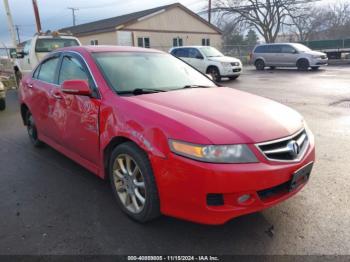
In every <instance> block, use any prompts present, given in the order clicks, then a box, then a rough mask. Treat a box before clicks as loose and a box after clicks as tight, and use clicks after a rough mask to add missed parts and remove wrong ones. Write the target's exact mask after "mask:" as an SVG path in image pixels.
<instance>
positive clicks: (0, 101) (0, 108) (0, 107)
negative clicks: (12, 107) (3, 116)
mask: <svg viewBox="0 0 350 262" xmlns="http://www.w3.org/2000/svg"><path fill="white" fill-rule="evenodd" d="M5 108H6V100H5V99H0V111H3V110H5Z"/></svg>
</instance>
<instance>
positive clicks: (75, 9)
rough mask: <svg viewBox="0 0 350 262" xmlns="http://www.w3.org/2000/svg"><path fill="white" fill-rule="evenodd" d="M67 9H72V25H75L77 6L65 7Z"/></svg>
mask: <svg viewBox="0 0 350 262" xmlns="http://www.w3.org/2000/svg"><path fill="white" fill-rule="evenodd" d="M67 8H68V9H70V10H72V16H73V26H75V25H76V23H75V11H78V10H79V8H75V7H67Z"/></svg>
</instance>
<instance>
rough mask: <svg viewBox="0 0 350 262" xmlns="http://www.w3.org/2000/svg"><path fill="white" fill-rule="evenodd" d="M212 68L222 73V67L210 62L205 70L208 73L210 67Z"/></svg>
mask: <svg viewBox="0 0 350 262" xmlns="http://www.w3.org/2000/svg"><path fill="white" fill-rule="evenodd" d="M210 68H216V69H217V70H218V71H219V73H220V68H219V67H218V66H217V65H213V64H210V65H208V66H207V69H206V70H205V73H206V74H208V73H209V69H210Z"/></svg>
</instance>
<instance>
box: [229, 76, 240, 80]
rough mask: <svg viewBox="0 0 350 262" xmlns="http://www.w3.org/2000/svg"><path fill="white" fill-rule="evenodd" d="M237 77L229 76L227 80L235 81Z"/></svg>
mask: <svg viewBox="0 0 350 262" xmlns="http://www.w3.org/2000/svg"><path fill="white" fill-rule="evenodd" d="M238 77H239V75H238V76H230V77H229V79H230V80H235V79H237V78H238Z"/></svg>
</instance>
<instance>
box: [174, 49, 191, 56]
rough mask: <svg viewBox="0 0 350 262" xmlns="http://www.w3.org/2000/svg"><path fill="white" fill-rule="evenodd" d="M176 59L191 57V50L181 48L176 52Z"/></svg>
mask: <svg viewBox="0 0 350 262" xmlns="http://www.w3.org/2000/svg"><path fill="white" fill-rule="evenodd" d="M174 55H175V56H176V57H189V49H188V48H179V49H176V50H175V52H174Z"/></svg>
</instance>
